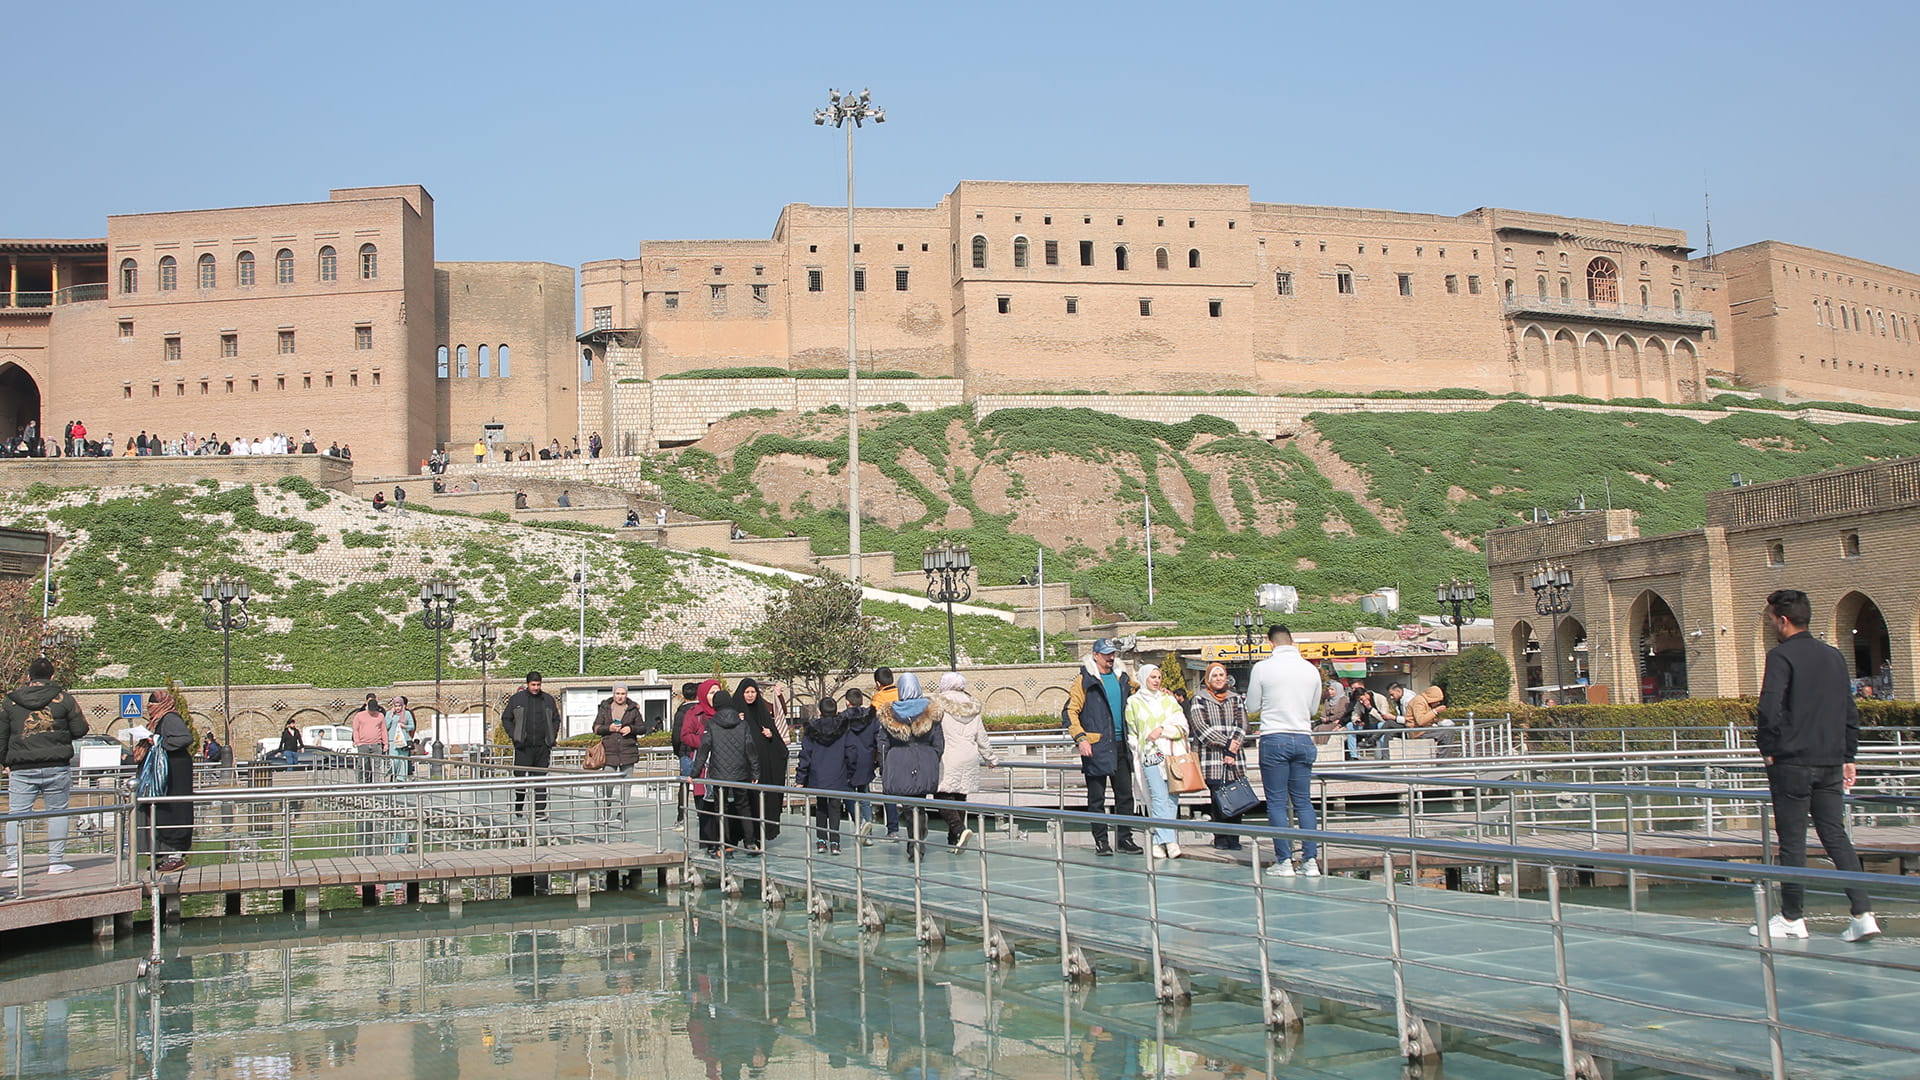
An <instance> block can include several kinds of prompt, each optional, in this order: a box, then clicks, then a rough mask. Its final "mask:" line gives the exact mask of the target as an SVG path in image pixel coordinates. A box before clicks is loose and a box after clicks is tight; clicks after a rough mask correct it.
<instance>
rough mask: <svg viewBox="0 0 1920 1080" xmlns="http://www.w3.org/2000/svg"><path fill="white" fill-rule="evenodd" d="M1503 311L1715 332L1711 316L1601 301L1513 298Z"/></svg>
mask: <svg viewBox="0 0 1920 1080" xmlns="http://www.w3.org/2000/svg"><path fill="white" fill-rule="evenodd" d="M1502 307H1503V309H1504V310H1505V311H1506V313H1507V316H1508V317H1509V318H1519V317H1522V316H1535V317H1543V318H1549V319H1573V320H1577V321H1579V322H1598V323H1618V324H1621V325H1626V326H1661V327H1667V328H1669V329H1677V330H1711V329H1713V315H1712V314H1711V313H1709V312H1705V311H1685V310H1680V309H1675V308H1671V307H1651V306H1647V307H1643V306H1641V305H1639V304H1610V303H1607V302H1605V301H1601V300H1556V299H1554V298H1552V297H1547V296H1510V297H1507V298H1506V299H1505V300H1504V301H1502Z"/></svg>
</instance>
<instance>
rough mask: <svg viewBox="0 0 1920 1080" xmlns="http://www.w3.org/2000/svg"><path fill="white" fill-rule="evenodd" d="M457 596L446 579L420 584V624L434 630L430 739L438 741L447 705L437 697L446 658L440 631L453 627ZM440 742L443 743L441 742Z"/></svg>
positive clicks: (444, 631) (439, 740)
mask: <svg viewBox="0 0 1920 1080" xmlns="http://www.w3.org/2000/svg"><path fill="white" fill-rule="evenodd" d="M459 598H460V596H459V593H457V592H456V591H455V590H454V587H453V583H452V582H448V581H429V582H427V583H426V584H425V585H422V586H420V624H421V625H422V626H425V627H426V628H427V629H429V630H431V631H433V741H434V742H436V743H440V742H441V738H440V718H441V717H442V716H444V715H446V707H445V706H444V705H443V704H441V701H440V677H441V674H442V668H443V666H444V663H445V660H446V649H445V648H443V646H442V640H443V635H444V634H445V633H446V631H448V630H451V629H453V605H454V602H455V601H457V600H458V599H459ZM442 745H445V744H444V743H442Z"/></svg>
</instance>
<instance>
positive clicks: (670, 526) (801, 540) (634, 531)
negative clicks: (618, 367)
mask: <svg viewBox="0 0 1920 1080" xmlns="http://www.w3.org/2000/svg"><path fill="white" fill-rule="evenodd" d="M630 460H631V459H613V460H612V461H601V462H582V461H578V460H575V461H556V462H538V463H536V462H514V463H511V464H500V465H474V464H465V465H461V464H455V465H454V466H453V468H452V469H451V470H449V472H448V473H447V475H446V476H445V477H443V478H442V479H443V481H444V486H445V487H446V490H445V491H443V492H435V491H434V490H433V479H432V478H431V477H427V476H400V477H392V476H389V477H366V478H358V477H356V478H355V479H354V481H353V490H354V494H355V495H356V496H357V497H359V498H363V499H371V498H373V493H374V492H375V491H384V492H386V493H387V497H388V498H389V499H391V498H392V497H393V488H394V486H395V485H396V484H397V485H399V486H401V487H404V488H405V489H406V491H407V503H408V505H410V506H419V505H424V506H426V507H428V508H430V509H434V510H458V511H462V512H465V513H469V514H485V513H490V512H501V513H505V514H507V515H508V517H509V518H510V519H511V520H513V521H515V522H517V523H520V524H523V525H535V526H537V525H539V524H540V523H542V522H552V521H577V522H583V523H585V524H589V525H600V526H605V527H607V528H610V529H612V530H613V532H612V533H611V534H608V535H609V536H610V538H611V539H615V540H624V541H628V542H631V543H643V544H651V545H653V546H655V547H660V548H665V549H668V550H672V551H704V552H710V553H712V554H714V555H717V556H719V557H721V558H724V559H732V560H735V561H738V562H743V563H751V564H753V565H756V566H772V567H777V568H779V569H782V570H793V571H797V572H799V573H805V574H812V573H817V572H818V571H820V570H823V569H824V570H831V571H833V572H835V573H838V574H841V575H845V574H846V573H847V564H848V556H846V555H844V554H840V555H815V554H814V552H813V543H812V541H811V540H809V539H808V538H807V537H804V536H773V537H763V536H747V537H742V538H739V539H736V538H735V537H734V530H735V523H734V522H732V521H704V520H701V519H699V518H695V517H693V516H692V515H688V514H682V513H680V512H678V511H676V510H674V509H673V507H671V506H669V505H667V504H666V503H665V502H663V501H661V498H660V492H659V490H658V489H657V488H655V487H653V485H651V484H644V483H639V482H637V481H636V479H635V478H634V477H633V476H629V475H622V472H623V470H620V469H618V468H617V466H619V465H620V464H622V462H623V461H630ZM602 466H612V467H608V468H602ZM603 481H612V482H611V483H608V482H603ZM625 483H632V484H635V486H637V487H640V488H642V489H643V490H640V491H628V490H625V489H624V488H623V487H620V486H614V485H615V484H625ZM476 487H477V489H478V490H475V488H476ZM562 491H565V492H566V493H567V496H568V499H569V501H570V502H571V503H572V505H571V506H564V507H563V506H559V505H557V503H556V500H557V499H558V498H559V496H560V493H561V492H562ZM517 492H524V493H525V494H526V496H527V507H526V508H525V509H519V510H516V509H514V505H513V503H514V495H515V493H517ZM663 508H664V509H665V510H666V511H667V523H666V524H665V525H664V526H662V525H659V524H657V522H658V520H659V518H658V515H659V512H660V510H661V509H663ZM629 509H632V510H633V511H634V512H636V513H637V514H638V515H639V516H640V527H639V528H622V527H621V524H622V522H624V521H625V520H626V514H627V511H628V510H629ZM861 570H862V571H863V573H864V575H865V577H866V583H867V584H868V585H871V586H873V587H875V588H880V589H890V590H893V591H895V592H903V593H921V594H924V593H925V591H926V585H927V582H926V575H925V574H924V573H922V572H921V571H920V570H918V569H914V570H896V569H894V557H893V552H890V551H869V552H863V553H862V556H861ZM968 602H969V603H984V604H992V605H996V606H1000V607H1010V608H1012V609H1013V613H1014V625H1015V626H1020V627H1025V628H1028V629H1031V628H1033V627H1036V626H1038V625H1039V624H1040V620H1041V615H1042V610H1043V605H1042V603H1041V590H1040V589H1039V588H1038V587H1036V586H1033V585H981V584H979V583H978V582H977V581H976V582H975V584H974V589H973V596H972V598H971V599H970V600H969V601H968ZM1044 612H1045V618H1046V631H1047V633H1049V634H1070V633H1074V632H1076V631H1078V630H1081V629H1083V628H1084V627H1086V626H1088V625H1090V624H1091V623H1092V622H1093V621H1094V618H1095V612H1094V610H1093V605H1092V604H1091V603H1089V602H1088V601H1086V600H1084V599H1079V598H1076V597H1074V596H1073V594H1072V589H1071V587H1070V586H1069V585H1068V584H1067V583H1066V582H1048V583H1047V585H1046V590H1045V604H1044Z"/></svg>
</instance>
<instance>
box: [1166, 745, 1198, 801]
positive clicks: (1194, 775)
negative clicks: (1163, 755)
mask: <svg viewBox="0 0 1920 1080" xmlns="http://www.w3.org/2000/svg"><path fill="white" fill-rule="evenodd" d="M1166 769H1167V790H1168V791H1171V792H1172V793H1173V794H1175V795H1190V794H1192V793H1193V792H1196V791H1205V790H1207V779H1206V776H1205V775H1204V774H1202V773H1201V771H1200V759H1199V758H1197V757H1195V756H1193V755H1192V754H1189V753H1185V752H1180V753H1173V754H1168V755H1167V760H1166Z"/></svg>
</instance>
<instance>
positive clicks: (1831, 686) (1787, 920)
mask: <svg viewBox="0 0 1920 1080" xmlns="http://www.w3.org/2000/svg"><path fill="white" fill-rule="evenodd" d="M1765 615H1766V620H1767V625H1768V626H1769V627H1771V628H1772V630H1773V632H1774V633H1775V634H1776V635H1778V636H1779V638H1780V644H1778V645H1776V646H1774V647H1773V649H1772V650H1771V651H1769V652H1768V653H1767V662H1766V668H1765V671H1764V674H1762V676H1761V679H1760V704H1759V709H1758V712H1759V724H1758V727H1757V728H1756V730H1755V733H1754V742H1755V744H1756V745H1757V746H1758V747H1759V750H1760V754H1761V757H1762V759H1763V760H1764V761H1765V762H1766V766H1767V790H1768V791H1769V792H1771V793H1772V795H1773V821H1774V833H1775V835H1777V836H1778V837H1779V838H1780V865H1782V866H1805V865H1807V818H1808V816H1809V814H1811V816H1812V818H1813V828H1814V831H1815V832H1816V833H1818V834H1819V835H1820V846H1821V848H1822V849H1824V850H1825V851H1826V853H1827V857H1828V858H1829V859H1832V860H1833V866H1834V869H1836V870H1842V871H1846V872H1848V873H1854V874H1857V873H1860V856H1859V854H1858V853H1856V852H1855V851H1854V848H1853V838H1852V837H1850V836H1848V835H1847V820H1846V793H1847V789H1848V788H1851V787H1852V786H1853V784H1854V781H1855V780H1856V779H1857V778H1858V776H1859V771H1858V768H1857V767H1856V766H1855V764H1854V756H1855V754H1856V753H1857V752H1858V751H1859V748H1860V712H1859V710H1858V709H1856V708H1855V707H1854V704H1853V697H1852V695H1850V694H1848V692H1847V684H1848V678H1847V661H1846V657H1844V656H1842V655H1841V653H1840V650H1838V649H1836V648H1834V647H1833V646H1831V645H1828V644H1826V643H1825V642H1823V641H1820V640H1818V639H1816V638H1815V637H1814V636H1813V635H1812V634H1810V633H1808V632H1807V624H1808V623H1809V622H1811V621H1812V618H1813V605H1812V603H1811V602H1810V601H1809V600H1808V599H1807V594H1806V593H1804V592H1801V591H1800V590H1799V589H1777V590H1775V591H1774V592H1772V593H1770V594H1768V596H1767V607H1766V612H1765ZM1805 898H1806V889H1805V887H1804V886H1802V885H1800V884H1798V883H1797V882H1785V883H1782V884H1781V886H1780V912H1779V914H1777V915H1775V916H1773V918H1771V919H1769V920H1768V921H1767V927H1766V933H1767V936H1768V937H1769V938H1786V937H1797V938H1803V937H1806V936H1807V922H1806V918H1805V915H1804V905H1805ZM1847 903H1848V906H1849V908H1850V910H1851V912H1852V914H1853V918H1852V919H1851V920H1850V921H1849V922H1848V923H1847V928H1846V929H1845V930H1844V931H1841V934H1840V937H1841V939H1842V940H1845V941H1865V940H1867V939H1868V938H1871V937H1875V936H1877V935H1878V934H1879V933H1880V923H1879V921H1878V920H1876V919H1875V918H1874V915H1873V902H1872V900H1870V899H1869V898H1868V896H1867V891H1866V890H1865V889H1861V888H1849V889H1848V890H1847ZM1748 929H1749V930H1751V931H1752V932H1753V933H1754V934H1755V935H1758V934H1759V933H1760V932H1761V929H1760V927H1758V926H1752V927H1749V928H1748Z"/></svg>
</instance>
